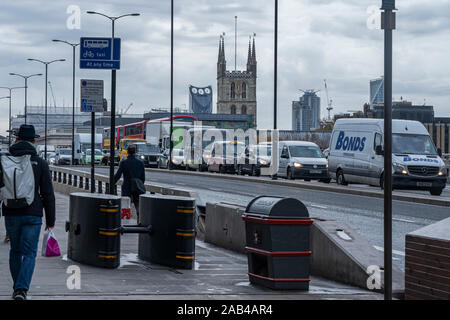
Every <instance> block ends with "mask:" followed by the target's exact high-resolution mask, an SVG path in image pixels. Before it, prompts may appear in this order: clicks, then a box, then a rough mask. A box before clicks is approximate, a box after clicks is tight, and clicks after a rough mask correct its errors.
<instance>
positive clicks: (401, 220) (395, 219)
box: [392, 218, 416, 223]
mask: <svg viewBox="0 0 450 320" xmlns="http://www.w3.org/2000/svg"><path fill="white" fill-rule="evenodd" d="M392 220H393V221H400V222H406V223H416V222H415V221H413V220H406V219H399V218H392Z"/></svg>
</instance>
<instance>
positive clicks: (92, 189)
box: [91, 112, 95, 193]
mask: <svg viewBox="0 0 450 320" xmlns="http://www.w3.org/2000/svg"><path fill="white" fill-rule="evenodd" d="M91 193H95V112H91Z"/></svg>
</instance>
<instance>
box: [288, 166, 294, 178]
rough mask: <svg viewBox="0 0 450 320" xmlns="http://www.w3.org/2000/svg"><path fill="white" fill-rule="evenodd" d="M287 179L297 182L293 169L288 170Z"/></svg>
mask: <svg viewBox="0 0 450 320" xmlns="http://www.w3.org/2000/svg"><path fill="white" fill-rule="evenodd" d="M287 178H288V179H289V180H295V178H294V174H293V172H292V169H291V168H288V169H287Z"/></svg>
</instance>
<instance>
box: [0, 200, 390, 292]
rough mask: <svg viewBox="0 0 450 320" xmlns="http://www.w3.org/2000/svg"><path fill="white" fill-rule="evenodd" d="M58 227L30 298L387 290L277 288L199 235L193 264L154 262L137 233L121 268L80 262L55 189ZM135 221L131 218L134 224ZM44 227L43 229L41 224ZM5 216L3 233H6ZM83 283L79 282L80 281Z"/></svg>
mask: <svg viewBox="0 0 450 320" xmlns="http://www.w3.org/2000/svg"><path fill="white" fill-rule="evenodd" d="M56 211H57V219H56V221H57V222H56V226H55V229H54V232H55V235H56V237H57V239H58V241H59V245H60V249H61V257H52V258H47V257H42V256H41V245H42V235H43V232H41V239H40V242H39V251H38V256H37V260H36V268H35V273H34V276H33V281H32V283H31V289H30V291H29V299H30V300H382V299H383V295H382V294H378V293H374V292H371V291H368V290H363V289H360V288H355V287H352V286H347V285H344V284H340V283H337V282H333V281H329V280H326V279H322V278H317V277H311V282H310V290H309V291H307V292H304V291H285V290H280V291H275V290H271V289H267V288H264V287H260V286H255V285H253V284H250V283H249V279H248V276H247V271H248V268H247V257H246V256H245V255H242V254H238V253H235V252H232V251H228V250H224V249H222V248H219V247H216V246H213V245H211V244H208V243H205V242H203V241H200V240H198V239H197V241H196V258H195V259H196V260H195V268H194V269H193V270H179V269H173V268H170V267H166V266H161V265H156V264H151V263H149V262H145V261H142V260H140V259H139V258H138V257H137V252H138V246H137V243H138V236H137V235H134V234H125V235H123V236H122V238H121V264H120V267H119V268H117V269H103V268H97V267H92V266H88V265H82V264H80V263H77V262H74V261H71V260H70V259H68V258H67V254H66V253H67V234H66V232H65V221H66V220H68V216H69V197H68V196H66V195H62V194H58V193H57V194H56ZM134 222H135V221H130V223H131V224H133V223H134ZM42 231H43V230H42ZM4 235H5V228H4V222H3V221H1V223H0V237H1V239H3V238H4ZM8 256H9V244H6V243H3V242H1V243H0V270H2V271H3V272H0V300H10V299H11V294H12V279H11V277H10V274H9V271H8V270H9V266H8ZM78 284H79V286H78Z"/></svg>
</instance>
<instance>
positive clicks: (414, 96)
mask: <svg viewBox="0 0 450 320" xmlns="http://www.w3.org/2000/svg"><path fill="white" fill-rule="evenodd" d="M106 3H107V4H106ZM273 3H274V1H272V0H246V1H242V0H239V1H238V0H175V60H174V61H175V70H174V73H175V74H174V76H175V82H174V90H175V91H174V93H175V97H174V106H175V107H182V108H184V107H185V106H188V104H189V98H188V86H189V85H190V84H192V85H194V86H207V85H212V86H213V91H214V110H215V103H216V97H217V96H216V94H217V92H216V90H217V81H216V63H217V54H218V42H219V35H220V34H221V33H222V32H225V33H226V37H225V49H226V59H227V63H228V69H229V70H230V69H232V68H234V16H235V15H237V16H238V17H239V19H238V61H237V64H238V68H240V69H244V68H245V65H246V58H247V48H248V47H247V46H248V37H249V35H251V34H253V33H256V47H257V52H256V53H257V60H258V92H257V95H258V127H259V128H270V127H271V126H272V122H273V111H272V110H273V65H274V61H273V60H274V59H273V52H274V51H273V47H274V22H273V21H274V8H273ZM279 3H280V8H279V10H280V11H279V61H278V63H279V68H278V75H279V93H278V96H279V101H278V103H279V128H281V129H291V107H292V101H293V100H298V98H299V96H300V91H299V89H316V90H322V91H321V92H320V93H319V95H320V96H321V97H322V117H325V116H326V113H327V112H326V110H325V108H326V95H325V91H324V81H323V80H324V79H327V82H328V89H329V95H330V98H331V99H332V100H333V104H334V107H335V109H334V110H333V113H340V112H346V111H348V110H359V109H361V108H362V105H363V104H364V103H365V102H368V101H369V81H370V79H374V78H377V77H379V76H381V75H382V74H383V32H382V31H381V30H380V29H379V27H377V24H375V25H374V24H373V21H378V19H377V18H376V16H375V15H374V13H373V8H378V7H380V6H381V0H280V1H279ZM73 6H75V8H77V7H78V8H79V9H80V11H81V15H80V25H79V28H75V29H71V28H69V27H68V24H69V26H71V27H73V26H75V27H77V24H76V22H77V20H76V19H74V17H75V18H76V16H73V15H72V13H71V12H70V11H69V13H68V9H71V8H73ZM397 8H398V9H399V11H398V14H397V30H395V32H394V59H395V60H394V81H393V82H394V87H393V92H394V99H395V100H399V99H400V97H403V99H405V100H412V101H413V102H414V103H415V104H423V103H424V102H425V101H426V103H427V104H431V105H433V106H434V107H435V114H436V116H450V107H449V102H450V90H449V89H450V59H449V56H450V45H449V43H450V19H449V17H450V0H433V1H429V0H397ZM88 10H94V11H99V12H102V13H105V14H107V15H121V14H125V13H132V12H139V13H141V16H140V17H126V18H124V19H122V20H119V21H117V22H116V29H115V34H116V37H120V38H122V51H121V55H122V62H121V70H120V71H118V72H117V109H118V110H120V109H125V108H126V107H127V106H128V105H129V104H130V103H133V107H132V108H131V109H130V111H129V113H144V112H145V111H148V110H149V109H150V108H151V107H152V108H153V107H169V105H170V1H168V0H151V1H149V0H127V1H123V0H109V1H95V0H89V1H87V0H79V1H76V0H72V1H66V0H58V1H56V0H51V1H50V0H15V1H1V4H0V61H1V62H0V86H23V84H24V83H23V80H22V79H21V78H19V77H14V76H10V75H9V73H10V72H15V73H22V74H32V73H44V66H43V65H41V64H39V63H36V62H30V61H27V58H36V59H41V60H54V59H61V58H64V59H66V60H67V62H62V63H61V62H58V63H55V64H52V65H50V67H49V81H50V82H51V84H52V87H53V91H54V96H55V100H56V103H57V105H58V106H63V105H64V106H66V107H70V106H71V105H72V51H71V48H70V47H69V46H68V45H65V44H61V43H53V42H52V41H51V40H52V39H62V40H67V41H71V42H75V41H79V38H80V37H82V36H110V35H111V23H110V21H109V20H107V19H106V18H103V17H101V16H98V15H88V14H86V11H88ZM374 17H375V18H374ZM76 59H77V81H76V84H77V88H76V101H77V104H78V105H79V79H80V78H87V79H103V80H105V98H107V99H108V100H109V98H110V74H111V73H110V72H109V71H91V70H80V69H79V68H78V50H77V58H76ZM44 82H45V81H44V78H43V77H42V78H32V79H30V80H29V84H28V86H29V90H28V105H43V104H44V88H45V83H44ZM7 95H8V91H7V90H1V91H0V97H3V96H7ZM48 101H49V102H48V104H49V105H53V98H52V95H51V92H50V90H49V100H48ZM0 108H1V109H0V110H3V111H1V112H0V134H5V130H6V129H7V126H8V99H2V100H0ZM23 109H24V92H23V90H22V89H20V90H16V91H13V99H12V112H13V115H15V114H17V113H23Z"/></svg>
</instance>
